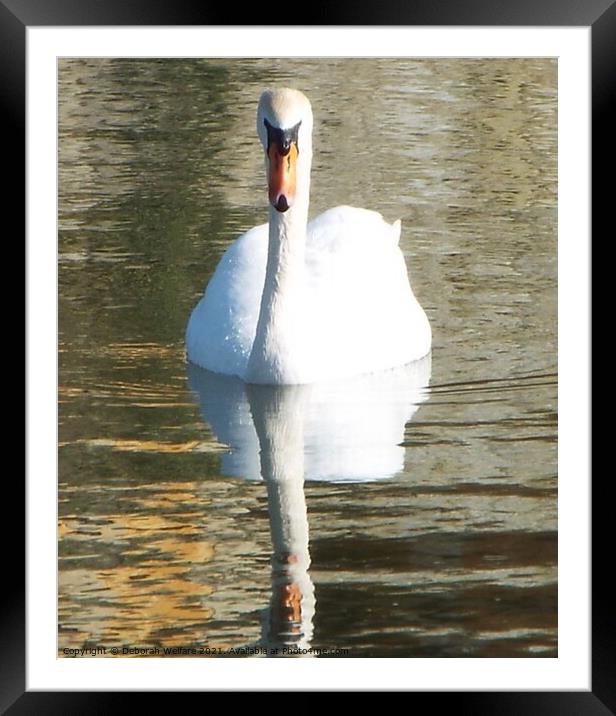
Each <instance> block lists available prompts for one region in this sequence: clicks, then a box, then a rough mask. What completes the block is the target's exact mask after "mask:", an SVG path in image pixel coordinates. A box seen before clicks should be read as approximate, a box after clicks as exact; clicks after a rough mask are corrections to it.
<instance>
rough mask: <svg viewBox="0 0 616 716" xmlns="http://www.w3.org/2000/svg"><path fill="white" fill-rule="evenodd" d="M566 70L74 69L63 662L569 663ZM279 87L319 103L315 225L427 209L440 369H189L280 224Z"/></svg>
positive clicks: (204, 64) (64, 238) (441, 65)
mask: <svg viewBox="0 0 616 716" xmlns="http://www.w3.org/2000/svg"><path fill="white" fill-rule="evenodd" d="M556 78H557V65H556V61H555V60H546V59H537V60H532V59H522V60H520V59H498V60H489V59H486V60H442V59H430V60H400V61H398V60H310V61H309V60H301V61H299V60H295V61H289V60H285V61H278V60H237V59H235V60H231V59H225V60H168V59H165V60H109V59H104V60H98V59H91V60H75V59H72V60H62V61H60V63H59V246H58V248H59V331H60V333H59V351H60V356H59V400H60V405H59V485H58V499H59V506H58V519H59V527H58V538H59V602H58V609H59V625H58V634H59V637H58V646H59V650H60V654H63V653H64V652H63V650H64V649H65V648H74V647H84V646H85V647H92V646H104V647H106V648H107V655H109V654H110V653H111V652H110V649H111V648H112V647H113V648H119V649H120V651H121V650H122V648H123V647H127V648H128V647H131V648H141V649H148V648H149V649H153V650H154V649H156V648H158V649H159V650H161V651H162V650H164V649H165V648H166V649H173V648H177V650H178V651H176V652H175V653H181V650H182V649H202V650H203V652H202V653H204V654H206V655H207V654H208V652H209V653H212V652H215V653H220V654H231V655H233V654H234V652H232V651H230V650H232V649H236V650H239V649H242V648H246V647H252V648H254V652H249V653H255V652H256V653H258V654H262V653H269V654H272V653H274V649H276V648H278V649H279V650H280V651H279V653H282V650H283V649H284V648H289V647H293V648H295V649H296V650H297V649H298V648H299V649H301V650H303V651H305V652H306V653H312V654H314V655H322V656H333V657H341V656H349V657H362V656H400V657H444V656H445V657H464V656H467V657H500V656H503V657H506V656H538V657H542V656H552V657H553V656H556V654H557V553H556V548H557V511H556V508H557V460H556V458H557V443H556V432H557V380H556V365H557V360H556V358H557V356H556V341H557V334H556V294H557V291H556V288H557V265H556V257H557V232H556V228H557V227H556V217H557V214H556V189H557V187H556V176H557V175H556V169H557V167H556V152H557V145H556V138H557V135H556V128H557V115H556V99H557V96H556V89H557V88H556ZM272 81H275V82H278V83H280V82H283V83H285V84H289V85H292V86H296V87H298V88H300V89H302V90H304V91H305V92H306V94H308V96H309V97H310V99H311V101H312V104H313V111H314V114H315V133H316V134H315V140H314V142H315V157H314V162H313V174H312V193H311V214H312V215H315V214H316V213H318V212H320V211H322V210H324V209H326V208H328V207H329V206H332V205H335V204H340V203H348V204H353V205H358V206H365V207H367V208H373V209H377V210H379V211H381V212H382V213H383V215H384V216H385V218H387V219H388V220H390V221H393V220H394V219H396V218H401V219H402V225H403V230H402V239H401V246H402V249H403V251H404V254H405V257H406V261H407V266H408V268H409V274H410V277H411V281H412V284H413V287H414V290H415V293H416V295H417V297H418V298H419V300H420V302H421V303H422V305H423V306H424V308H425V309H426V312H427V314H428V317H429V319H430V322H431V325H432V330H433V351H432V356H431V360H427V361H423V362H422V364H420V365H416V366H414V367H412V368H411V369H409V370H406V371H394V372H392V373H390V374H388V375H386V376H383V375H381V376H374V377H371V378H365V379H360V380H355V381H348V382H344V383H342V384H337V385H330V386H327V387H323V386H311V387H310V386H308V387H303V388H287V389H267V388H254V387H250V386H245V385H243V384H242V383H240V382H239V381H235V380H232V379H221V378H219V377H216V376H213V375H211V374H207V373H205V372H204V371H201V370H199V369H195V368H193V367H189V366H187V364H186V362H185V359H184V347H183V337H184V330H185V326H186V322H187V319H188V316H189V314H190V311H191V309H192V307H193V306H194V304H195V303H196V302H197V300H198V299H199V297H200V296H201V295H202V292H203V288H204V286H205V284H206V283H207V281H208V279H209V277H210V276H211V274H212V272H213V271H214V268H215V266H216V264H217V262H218V260H219V259H220V257H221V255H222V253H223V251H224V250H225V248H226V247H227V246H228V245H229V244H230V242H231V241H232V240H233V239H234V238H236V237H237V236H238V235H239V234H240V233H241V232H243V231H245V230H246V229H248V228H250V227H251V226H254V225H256V224H259V223H263V222H264V221H266V220H267V204H266V201H267V199H266V193H265V188H264V187H265V180H264V177H263V160H262V156H261V150H260V147H259V145H258V143H257V139H256V135H255V126H254V125H255V112H256V102H257V99H258V96H259V94H260V92H261V90H262V89H263V88H264V87H266V86H269V85H270V84H272ZM366 290H367V291H369V290H370V287H369V286H366ZM260 452H261V454H260ZM257 647H258V648H259V649H263V651H262V652H260V651H258V649H257ZM310 649H313V650H314V651H312V652H310V651H309V650H310ZM235 653H238V652H235ZM242 653H243V652H242ZM159 655H161V654H159Z"/></svg>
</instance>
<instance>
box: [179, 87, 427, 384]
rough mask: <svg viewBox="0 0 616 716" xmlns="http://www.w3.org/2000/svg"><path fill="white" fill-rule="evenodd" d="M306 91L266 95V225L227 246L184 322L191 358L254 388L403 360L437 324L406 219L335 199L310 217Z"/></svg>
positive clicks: (262, 134)
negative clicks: (414, 285) (409, 249)
mask: <svg viewBox="0 0 616 716" xmlns="http://www.w3.org/2000/svg"><path fill="white" fill-rule="evenodd" d="M312 128H313V115H312V108H311V105H310V102H309V100H308V98H307V97H306V96H305V95H304V94H303V93H302V92H300V91H298V90H295V89H289V88H282V89H273V90H266V91H265V92H263V94H262V95H261V97H260V100H259V104H258V110H257V134H258V137H259V139H260V141H261V144H262V146H263V150H264V158H265V170H266V176H267V183H268V195H269V221H268V223H267V224H262V225H260V226H257V227H255V228H253V229H250V230H249V231H247V232H246V233H245V234H243V235H242V236H240V237H239V238H238V239H236V241H235V242H234V243H232V244H231V246H230V247H229V248H228V249H227V251H226V252H225V253H224V255H223V257H222V258H221V260H220V263H219V264H218V266H217V268H216V270H215V272H214V274H213V276H212V278H211V279H210V281H209V283H208V285H207V288H206V290H205V294H204V296H203V298H202V299H201V300H200V301H199V303H198V304H197V306H196V307H195V308H194V310H193V312H192V314H191V316H190V319H189V322H188V326H187V329H186V353H187V358H188V361H189V362H191V363H194V364H196V365H198V366H200V367H202V368H205V369H207V370H210V371H213V372H215V373H222V374H226V375H233V376H237V377H239V378H241V379H242V380H243V381H244V382H246V383H256V384H268V385H296V384H308V383H315V382H320V381H327V380H332V379H340V378H346V377H351V376H357V375H362V374H367V373H374V372H377V371H382V370H387V369H390V368H394V367H397V366H402V365H406V364H408V363H410V362H412V361H415V360H418V359H420V358H422V357H424V356H425V355H427V354H428V353H429V351H430V348H431V340H432V337H431V329H430V324H429V322H428V319H427V317H426V314H425V312H424V310H423V309H422V307H421V305H420V304H419V302H418V301H417V299H416V298H415V296H414V294H413V291H412V289H411V285H410V283H409V278H408V274H407V270H406V264H405V261H404V257H403V255H402V252H401V250H400V247H399V245H398V242H399V239H400V231H401V222H400V220H397V221H395V222H394V223H393V224H389V223H387V222H386V221H385V220H384V219H383V217H382V216H381V214H379V213H377V212H376V211H371V210H368V209H360V208H356V207H351V206H337V207H335V208H333V209H329V210H327V211H325V212H324V213H323V214H321V215H320V216H317V217H316V218H315V219H313V220H312V221H310V222H308V206H309V197H310V166H311V162H312Z"/></svg>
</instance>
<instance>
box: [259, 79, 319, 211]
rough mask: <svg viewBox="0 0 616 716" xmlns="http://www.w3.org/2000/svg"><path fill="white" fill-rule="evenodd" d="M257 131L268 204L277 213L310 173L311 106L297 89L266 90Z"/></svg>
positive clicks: (261, 101)
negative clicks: (265, 176) (263, 158)
mask: <svg viewBox="0 0 616 716" xmlns="http://www.w3.org/2000/svg"><path fill="white" fill-rule="evenodd" d="M257 134H258V135H259V139H260V140H261V144H262V145H263V149H264V151H265V167H266V171H267V183H268V187H269V200H270V203H271V205H272V206H273V207H274V208H275V209H276V210H277V211H280V212H284V211H286V210H287V209H289V208H290V207H291V206H292V205H293V202H294V201H295V197H296V193H297V189H298V184H300V185H301V184H304V183H306V182H305V181H302V180H307V178H308V175H309V173H310V160H311V158H312V109H311V107H310V102H309V101H308V98H307V97H306V96H305V95H303V94H302V93H301V92H299V91H298V90H294V89H276V90H266V91H265V92H264V93H263V94H262V95H261V99H260V100H259V109H258V111H257Z"/></svg>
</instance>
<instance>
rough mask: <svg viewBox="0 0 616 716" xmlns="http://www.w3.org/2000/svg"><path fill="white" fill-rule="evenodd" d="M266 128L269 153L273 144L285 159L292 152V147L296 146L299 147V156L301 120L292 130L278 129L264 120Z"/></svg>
mask: <svg viewBox="0 0 616 716" xmlns="http://www.w3.org/2000/svg"><path fill="white" fill-rule="evenodd" d="M263 123H264V124H265V128H266V129H267V151H268V153H269V150H270V147H271V146H272V144H275V145H276V146H277V147H278V151H279V152H280V154H282V156H283V157H285V156H286V155H287V154H288V153H289V152H290V151H291V145H292V144H295V146H296V147H297V153H298V154H299V146H298V144H297V140H298V136H299V126H300V124H301V120H300V121H299V122H298V123H297V124H296V125H295V126H294V127H291V128H290V129H279V128H278V127H274V126H272V125H271V124H270V123H269V122H268V121H267V119H264V120H263Z"/></svg>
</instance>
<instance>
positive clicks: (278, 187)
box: [267, 142, 298, 211]
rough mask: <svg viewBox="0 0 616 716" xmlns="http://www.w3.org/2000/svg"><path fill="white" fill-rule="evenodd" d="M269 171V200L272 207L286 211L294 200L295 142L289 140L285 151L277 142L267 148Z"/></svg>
mask: <svg viewBox="0 0 616 716" xmlns="http://www.w3.org/2000/svg"><path fill="white" fill-rule="evenodd" d="M267 154H268V157H269V171H268V177H267V182H268V186H269V200H270V203H271V205H272V206H273V207H274V209H277V210H278V211H286V210H287V209H288V208H289V207H290V206H293V202H294V201H295V179H296V169H297V155H298V150H297V144H295V142H291V144H290V145H289V147H288V150H287V151H286V152H284V151H281V149H280V147H279V146H278V143H277V142H272V143H271V144H270V147H269V149H268V152H267Z"/></svg>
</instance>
